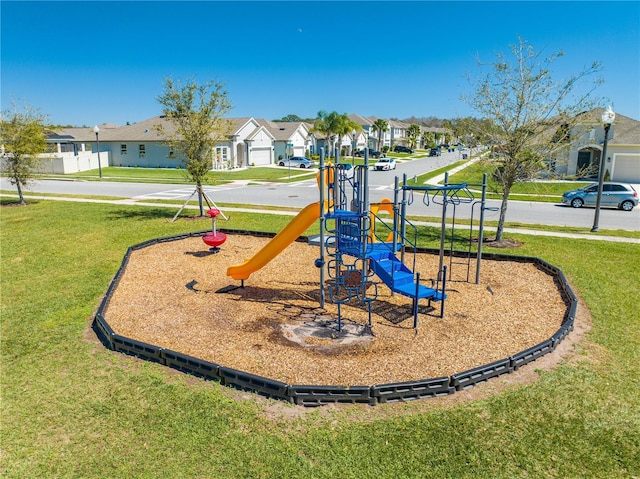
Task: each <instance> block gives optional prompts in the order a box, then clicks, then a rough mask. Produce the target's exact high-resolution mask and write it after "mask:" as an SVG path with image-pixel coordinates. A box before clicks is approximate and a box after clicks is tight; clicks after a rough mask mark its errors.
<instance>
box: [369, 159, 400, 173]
mask: <svg viewBox="0 0 640 479" xmlns="http://www.w3.org/2000/svg"><path fill="white" fill-rule="evenodd" d="M373 169H374V170H376V171H386V170H395V169H396V160H394V159H393V158H380V159H379V160H378V161H376V163H375V164H374V165H373Z"/></svg>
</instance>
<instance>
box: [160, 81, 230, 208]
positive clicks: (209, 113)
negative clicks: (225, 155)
mask: <svg viewBox="0 0 640 479" xmlns="http://www.w3.org/2000/svg"><path fill="white" fill-rule="evenodd" d="M158 102H159V103H160V104H161V105H162V113H163V115H164V117H165V119H166V120H167V121H168V122H169V124H170V125H171V127H170V128H169V127H167V128H165V126H164V125H163V124H159V125H157V128H158V131H159V132H160V133H161V134H162V135H163V136H164V137H165V141H166V142H167V144H168V145H169V147H170V148H171V149H172V150H173V151H174V152H175V153H176V154H179V155H180V156H181V157H182V159H183V160H182V164H183V166H184V168H185V170H186V171H187V174H188V175H189V177H190V179H191V181H193V182H194V183H195V184H196V190H197V192H198V204H199V206H200V216H203V215H204V207H203V204H202V199H203V191H202V183H203V182H204V181H205V180H206V177H207V175H208V174H209V172H210V171H211V169H212V167H213V158H214V154H215V147H216V145H217V144H218V143H219V142H220V140H222V139H224V138H225V135H227V134H228V133H229V130H230V122H229V120H227V119H225V118H224V115H226V114H227V113H228V112H229V111H230V110H231V102H230V101H229V100H228V98H227V92H226V91H225V89H224V85H223V84H222V83H219V82H215V81H213V80H210V81H208V82H206V83H204V84H198V83H196V81H195V80H189V81H187V82H186V83H184V84H182V82H181V81H179V80H178V81H174V80H173V79H172V78H167V79H165V86H164V91H163V93H162V95H160V96H159V97H158Z"/></svg>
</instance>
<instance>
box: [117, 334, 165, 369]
mask: <svg viewBox="0 0 640 479" xmlns="http://www.w3.org/2000/svg"><path fill="white" fill-rule="evenodd" d="M111 341H112V342H113V349H114V350H115V351H119V352H121V353H125V354H128V355H130V356H137V357H139V358H141V359H145V360H147V361H152V362H154V363H160V364H164V362H163V359H162V357H161V355H160V348H159V347H157V346H154V345H152V344H147V343H143V342H142V341H136V340H135V339H129V338H125V337H124V336H120V335H119V334H114V335H112V336H111Z"/></svg>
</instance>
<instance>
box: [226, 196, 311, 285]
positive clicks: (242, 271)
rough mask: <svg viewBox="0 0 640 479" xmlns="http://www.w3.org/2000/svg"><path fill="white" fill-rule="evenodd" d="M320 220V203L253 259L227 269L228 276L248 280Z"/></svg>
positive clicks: (278, 235) (306, 209)
mask: <svg viewBox="0 0 640 479" xmlns="http://www.w3.org/2000/svg"><path fill="white" fill-rule="evenodd" d="M318 218H320V202H317V203H311V204H310V205H308V206H306V207H305V208H304V209H303V210H302V211H300V213H298V214H297V215H296V217H295V218H293V219H292V220H291V222H290V223H289V224H288V225H287V226H285V227H284V229H283V230H282V231H280V233H278V234H277V235H276V236H274V238H273V239H272V240H271V241H269V242H268V243H267V244H266V245H264V246H263V247H262V249H261V250H260V251H258V252H257V253H256V254H255V255H253V257H251V258H249V259H248V260H246V261H245V262H244V263H240V264H235V265H233V266H229V267H228V268H227V276H231V277H232V278H233V279H247V278H248V277H249V276H250V275H251V273H253V272H255V271H258V270H259V269H260V268H262V267H263V266H264V265H266V264H267V263H268V262H269V261H271V260H272V259H273V258H275V257H276V256H278V255H279V254H280V253H282V250H284V249H285V248H286V247H287V246H289V245H290V244H291V243H292V242H294V241H295V240H296V239H297V238H298V237H299V236H300V235H301V234H302V233H304V232H305V230H306V229H307V228H308V227H309V226H311V225H312V224H313V222H314V221H316V220H317V219H318Z"/></svg>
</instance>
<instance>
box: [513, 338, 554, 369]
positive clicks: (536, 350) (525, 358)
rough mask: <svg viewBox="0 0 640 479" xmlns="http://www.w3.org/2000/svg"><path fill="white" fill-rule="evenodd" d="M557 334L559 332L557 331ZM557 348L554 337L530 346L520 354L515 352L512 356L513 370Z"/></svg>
mask: <svg viewBox="0 0 640 479" xmlns="http://www.w3.org/2000/svg"><path fill="white" fill-rule="evenodd" d="M556 334H557V333H556ZM555 348H556V346H555V344H554V342H553V338H552V339H547V340H545V341H542V342H541V343H539V344H536V345H535V346H532V347H530V348H529V349H525V350H524V351H521V352H519V353H518V354H514V355H513V356H511V365H512V366H513V370H514V371H515V370H516V369H518V368H519V367H520V366H524V365H525V364H527V363H530V362H531V361H535V360H536V359H538V358H539V357H541V356H544V355H545V354H547V353H550V352H551V351H553V350H554V349H555Z"/></svg>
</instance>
